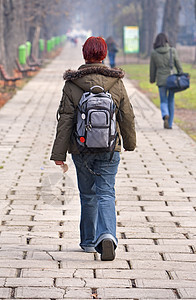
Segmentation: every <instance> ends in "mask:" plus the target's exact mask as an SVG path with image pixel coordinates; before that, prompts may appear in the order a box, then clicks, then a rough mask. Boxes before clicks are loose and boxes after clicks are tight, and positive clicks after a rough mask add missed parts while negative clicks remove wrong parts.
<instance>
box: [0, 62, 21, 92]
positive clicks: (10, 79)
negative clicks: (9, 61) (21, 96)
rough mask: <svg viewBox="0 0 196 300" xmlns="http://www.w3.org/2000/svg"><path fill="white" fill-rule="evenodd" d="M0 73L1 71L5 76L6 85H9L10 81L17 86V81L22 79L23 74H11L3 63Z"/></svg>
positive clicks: (0, 66)
mask: <svg viewBox="0 0 196 300" xmlns="http://www.w3.org/2000/svg"><path fill="white" fill-rule="evenodd" d="M0 73H1V75H2V77H3V80H4V86H9V83H10V82H11V83H12V86H14V87H15V86H16V81H17V80H20V79H22V77H21V76H18V77H13V76H9V75H8V74H7V73H6V71H5V69H4V67H3V65H0Z"/></svg>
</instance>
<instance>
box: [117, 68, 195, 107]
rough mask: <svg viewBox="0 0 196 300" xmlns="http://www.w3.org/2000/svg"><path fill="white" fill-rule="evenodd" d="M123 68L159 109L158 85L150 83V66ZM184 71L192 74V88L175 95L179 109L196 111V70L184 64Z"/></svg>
mask: <svg viewBox="0 0 196 300" xmlns="http://www.w3.org/2000/svg"><path fill="white" fill-rule="evenodd" d="M121 68H122V69H123V70H124V71H125V72H126V73H127V74H128V76H129V77H130V79H133V80H137V81H138V84H139V87H140V88H141V89H142V90H144V91H146V92H148V93H149V97H150V99H151V100H152V101H153V102H154V104H155V105H156V106H158V107H159V103H160V100H159V94H158V87H157V86H156V84H151V83H150V82H149V65H148V64H131V65H123V66H121ZM183 71H184V72H186V73H189V74H190V77H191V79H190V83H191V84H190V88H189V89H187V90H186V91H183V92H180V93H176V94H175V104H176V107H177V108H185V109H191V110H196V68H195V69H194V68H193V67H192V65H189V64H183Z"/></svg>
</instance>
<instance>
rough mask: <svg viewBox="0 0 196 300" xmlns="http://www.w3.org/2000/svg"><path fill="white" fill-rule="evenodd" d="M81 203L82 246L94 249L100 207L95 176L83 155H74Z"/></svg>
mask: <svg viewBox="0 0 196 300" xmlns="http://www.w3.org/2000/svg"><path fill="white" fill-rule="evenodd" d="M72 159H73V161H74V164H75V167H76V172H77V180H78V188H79V191H80V201H81V218H80V246H81V247H92V246H94V243H95V240H96V227H97V214H98V205H97V198H96V186H95V175H92V174H91V173H90V172H89V171H88V169H87V168H86V166H85V165H84V158H83V156H82V155H72Z"/></svg>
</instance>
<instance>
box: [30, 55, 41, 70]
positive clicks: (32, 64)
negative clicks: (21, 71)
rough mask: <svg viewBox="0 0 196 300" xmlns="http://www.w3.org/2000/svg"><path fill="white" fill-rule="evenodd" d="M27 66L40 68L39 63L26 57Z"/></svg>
mask: <svg viewBox="0 0 196 300" xmlns="http://www.w3.org/2000/svg"><path fill="white" fill-rule="evenodd" d="M27 64H28V66H30V67H37V68H40V67H41V65H42V64H41V63H40V62H38V61H37V60H36V59H34V58H33V57H31V59H30V58H29V57H28V58H27Z"/></svg>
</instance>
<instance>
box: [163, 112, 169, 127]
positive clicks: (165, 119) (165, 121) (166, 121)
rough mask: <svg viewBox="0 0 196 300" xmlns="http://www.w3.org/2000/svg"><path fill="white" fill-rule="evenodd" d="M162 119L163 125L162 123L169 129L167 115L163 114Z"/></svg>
mask: <svg viewBox="0 0 196 300" xmlns="http://www.w3.org/2000/svg"><path fill="white" fill-rule="evenodd" d="M163 120H164V125H163V126H164V128H165V129H169V122H168V120H169V116H168V115H166V116H164V118H163Z"/></svg>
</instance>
